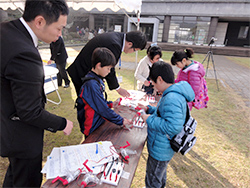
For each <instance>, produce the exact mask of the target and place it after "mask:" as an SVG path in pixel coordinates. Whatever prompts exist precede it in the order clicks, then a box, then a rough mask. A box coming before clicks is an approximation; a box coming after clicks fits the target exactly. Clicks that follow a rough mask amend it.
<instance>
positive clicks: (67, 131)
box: [63, 120, 73, 135]
mask: <svg viewBox="0 0 250 188" xmlns="http://www.w3.org/2000/svg"><path fill="white" fill-rule="evenodd" d="M72 128H73V122H72V121H69V120H67V125H66V127H65V129H63V132H64V134H65V135H70V133H71V130H72Z"/></svg>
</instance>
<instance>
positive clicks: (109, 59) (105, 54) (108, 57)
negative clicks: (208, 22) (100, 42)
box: [91, 47, 116, 68]
mask: <svg viewBox="0 0 250 188" xmlns="http://www.w3.org/2000/svg"><path fill="white" fill-rule="evenodd" d="M91 63H92V68H95V66H96V64H97V63H101V67H105V66H110V65H111V66H112V67H114V66H115V65H116V60H115V56H114V54H113V53H112V52H111V51H110V50H109V49H108V48H105V47H98V48H96V49H95V50H94V52H93V54H92V58H91Z"/></svg>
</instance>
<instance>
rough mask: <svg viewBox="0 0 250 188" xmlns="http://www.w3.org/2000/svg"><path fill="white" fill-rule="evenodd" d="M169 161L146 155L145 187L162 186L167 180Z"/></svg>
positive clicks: (154, 187) (158, 187) (156, 187)
mask: <svg viewBox="0 0 250 188" xmlns="http://www.w3.org/2000/svg"><path fill="white" fill-rule="evenodd" d="M168 163H169V161H158V160H156V159H154V158H153V157H151V156H150V155H149V156H148V160H147V168H146V178H145V184H146V188H164V187H165V185H166V181H167V166H168Z"/></svg>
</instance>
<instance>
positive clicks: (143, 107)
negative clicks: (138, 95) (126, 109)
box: [138, 103, 148, 112]
mask: <svg viewBox="0 0 250 188" xmlns="http://www.w3.org/2000/svg"><path fill="white" fill-rule="evenodd" d="M138 107H139V108H141V109H143V110H145V112H146V111H147V110H148V107H147V106H144V105H143V104H140V103H139V104H138Z"/></svg>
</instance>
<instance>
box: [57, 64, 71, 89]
mask: <svg viewBox="0 0 250 188" xmlns="http://www.w3.org/2000/svg"><path fill="white" fill-rule="evenodd" d="M55 63H56V68H57V69H58V70H59V72H58V74H57V83H58V86H61V85H62V79H63V80H64V82H65V85H68V84H69V83H70V81H69V77H68V75H67V72H66V69H65V66H66V60H65V62H63V63H62V62H60V64H59V63H57V62H55Z"/></svg>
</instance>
